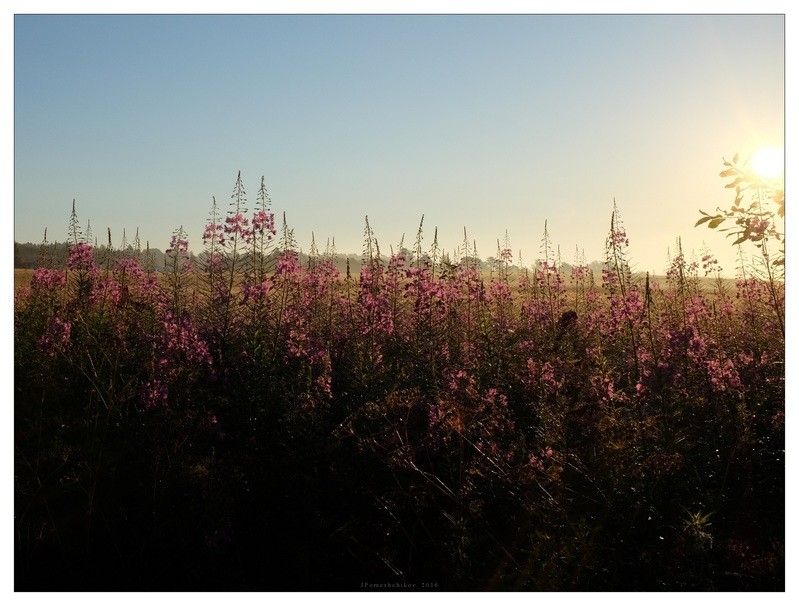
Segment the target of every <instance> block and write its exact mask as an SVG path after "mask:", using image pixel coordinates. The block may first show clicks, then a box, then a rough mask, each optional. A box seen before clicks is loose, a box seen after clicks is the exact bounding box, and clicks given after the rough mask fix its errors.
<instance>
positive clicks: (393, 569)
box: [14, 181, 785, 591]
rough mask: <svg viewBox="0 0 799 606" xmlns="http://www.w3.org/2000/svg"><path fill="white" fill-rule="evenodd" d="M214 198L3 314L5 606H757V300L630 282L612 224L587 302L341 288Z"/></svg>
mask: <svg viewBox="0 0 799 606" xmlns="http://www.w3.org/2000/svg"><path fill="white" fill-rule="evenodd" d="M242 194H243V190H241V189H240V181H238V182H237V185H236V189H235V190H234V196H233V206H232V207H231V210H230V212H228V213H227V214H225V216H224V218H221V217H220V216H218V213H217V210H216V206H215V205H214V208H213V210H212V214H211V219H210V220H209V223H208V228H207V229H206V233H205V237H204V243H205V247H206V250H205V251H204V253H205V255H204V261H203V262H202V263H198V262H195V263H191V262H190V260H189V255H188V243H187V242H186V239H185V236H184V235H183V233H182V231H178V232H176V234H175V237H174V238H173V242H172V246H171V247H170V249H169V250H168V251H167V253H166V255H167V261H166V264H167V271H166V272H165V274H164V275H163V276H161V277H160V278H157V277H156V276H155V274H154V273H152V272H151V271H146V269H145V268H143V267H142V264H141V259H140V257H139V255H138V253H137V252H136V251H133V252H131V251H129V250H125V251H122V252H120V253H118V254H113V251H112V250H111V251H110V253H109V254H107V255H106V256H105V258H104V259H103V260H102V261H98V260H96V259H95V258H94V255H93V253H92V247H91V246H90V245H89V244H88V243H86V242H85V241H82V240H81V236H80V229H79V226H78V222H77V215H75V214H74V213H73V220H72V222H71V225H70V231H71V234H72V238H71V243H70V246H69V256H68V259H67V262H66V266H61V267H55V266H54V264H53V263H50V262H48V259H47V258H46V254H44V256H43V258H42V259H41V263H40V264H39V268H38V269H37V270H36V271H35V273H34V274H33V276H32V278H31V281H30V284H29V285H28V286H21V287H20V288H18V289H17V290H16V293H15V311H14V322H15V332H14V345H15V356H14V360H15V378H14V389H15V588H16V589H17V590H22V591H24V590H101V589H103V590H174V589H179V590H313V589H324V590H361V589H417V590H419V589H427V590H541V591H549V590H783V589H784V583H785V575H784V548H785V540H784V520H785V511H784V488H785V485H784V482H785V465H784V436H785V434H784V398H785V393H784V376H785V368H784V332H783V330H784V329H783V328H782V327H783V326H784V285H783V283H781V282H777V281H768V280H762V279H759V278H756V277H752V276H751V275H748V274H746V273H743V274H741V275H740V277H739V279H738V280H737V281H736V283H735V285H734V286H733V287H729V286H728V283H727V282H724V281H717V282H714V283H713V284H715V286H714V287H713V288H714V290H712V291H711V290H709V284H711V282H703V283H700V280H699V275H698V274H699V271H700V268H699V267H698V266H697V265H696V264H691V263H688V262H687V261H686V260H685V258H684V257H683V256H682V254H678V255H677V256H676V257H675V258H674V259H673V261H672V265H671V267H670V268H669V270H668V274H667V276H666V278H665V279H664V280H663V281H662V282H661V283H655V282H654V281H650V280H649V279H647V278H646V277H643V278H641V279H633V278H632V277H631V275H630V273H629V262H628V260H627V254H628V252H627V251H628V241H627V236H626V234H625V233H624V229H623V227H622V226H621V222H620V221H619V219H618V213H617V212H616V211H615V210H614V213H613V221H612V223H611V226H612V227H611V231H610V233H609V235H608V239H607V259H606V264H605V269H604V270H603V272H602V275H601V276H597V279H596V280H595V279H594V276H592V275H591V272H590V271H589V269H588V268H587V267H581V266H575V267H572V268H570V271H569V272H568V273H565V272H563V271H562V268H561V267H559V266H558V265H557V264H556V263H555V262H554V261H553V256H552V255H551V250H550V244H549V241H548V235H546V234H545V239H544V243H543V245H542V258H543V260H542V261H540V262H539V263H537V264H536V266H535V267H533V268H532V269H530V270H529V271H525V272H515V273H511V272H509V271H508V267H509V262H510V251H509V250H503V251H500V254H499V255H498V263H497V264H496V267H495V268H494V271H493V272H492V274H491V275H490V277H486V276H485V274H481V273H480V272H478V271H477V268H476V267H475V266H473V265H470V263H469V258H470V254H469V252H470V251H469V245H468V243H466V242H465V243H464V251H463V253H464V254H463V257H462V259H463V260H462V262H458V263H453V262H450V261H447V262H442V259H441V257H440V255H439V254H438V252H437V251H436V250H435V248H433V249H432V250H430V251H424V254H423V252H422V247H421V242H422V237H421V235H422V233H421V227H420V231H419V235H418V237H417V242H416V245H415V246H414V249H413V250H411V251H408V253H409V254H408V255H405V254H395V255H392V256H391V257H390V258H389V259H388V260H387V261H385V260H384V258H383V257H381V256H380V254H379V249H378V248H377V242H376V241H375V239H374V237H373V234H372V233H371V229H370V228H369V225H368V222H367V225H366V236H365V246H364V255H363V259H362V261H363V266H362V268H361V269H360V272H359V273H358V274H357V275H356V274H355V273H354V272H344V273H339V271H338V270H337V269H336V268H335V266H334V264H333V259H332V255H330V254H320V253H318V252H316V251H312V252H311V254H310V256H309V258H308V260H307V262H306V263H302V264H301V263H300V262H299V260H298V256H297V253H296V252H295V251H296V246H295V245H294V243H293V237H292V235H291V232H290V230H288V229H287V228H286V227H285V225H284V229H283V232H282V234H281V235H280V237H279V238H278V236H277V230H276V229H275V225H274V217H273V216H272V214H271V212H270V211H269V208H268V198H267V197H266V193H265V189H264V188H263V186H262V190H261V191H260V192H259V197H258V201H259V203H258V205H257V206H256V210H255V212H254V214H253V215H252V216H251V218H245V215H246V211H245V209H244V199H243V195H242ZM247 217H249V215H247ZM223 219H224V220H223ZM274 250H277V252H278V254H276V255H274V254H271V253H272V252H273V251H274ZM703 264H704V268H703V269H704V270H705V271H706V272H708V273H709V274H710V277H711V278H713V277H714V276H717V272H716V270H715V269H714V264H713V262H712V258H711V257H710V256H708V257H707V258H705V259H703ZM714 272H715V273H714ZM381 585H385V587H381Z"/></svg>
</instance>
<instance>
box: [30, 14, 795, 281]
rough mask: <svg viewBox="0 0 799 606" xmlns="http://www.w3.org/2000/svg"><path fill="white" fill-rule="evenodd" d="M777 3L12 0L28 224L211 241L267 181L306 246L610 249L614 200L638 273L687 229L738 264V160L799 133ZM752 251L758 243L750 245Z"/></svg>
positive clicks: (35, 231) (61, 233)
mask: <svg viewBox="0 0 799 606" xmlns="http://www.w3.org/2000/svg"><path fill="white" fill-rule="evenodd" d="M784 25H785V19H784V16H783V15H168V16H167V15H111V16H109V15H106V16H98V15H61V16H51V15H16V16H15V19H14V26H15V27H14V30H15V31H14V34H15V42H14V54H15V57H14V62H15V65H14V67H15V76H14V101H15V114H14V127H15V139H14V141H15V143H14V161H15V168H14V181H15V192H14V239H15V241H18V242H34V243H35V242H39V241H41V238H42V234H43V231H44V229H45V228H47V230H48V232H47V233H48V239H49V240H50V241H56V240H59V241H64V240H65V239H66V237H67V226H68V222H69V214H70V211H71V205H72V199H73V198H75V199H76V203H77V211H78V217H79V219H80V221H81V225H82V226H83V227H84V229H85V227H86V222H87V220H91V224H92V229H93V231H94V233H95V235H96V236H97V238H98V240H99V242H100V243H103V242H105V239H106V230H107V228H110V229H111V232H112V238H113V242H114V244H115V245H119V243H120V241H121V238H122V230H123V228H124V229H125V230H126V235H127V239H128V242H131V241H132V238H133V234H134V233H135V230H136V228H138V229H139V233H140V238H141V241H142V244H144V242H145V241H149V242H150V245H151V246H152V247H154V248H160V249H162V250H163V249H164V248H166V247H167V246H168V244H169V239H170V236H171V233H172V232H173V230H174V229H176V228H178V227H179V226H181V225H182V226H183V227H184V228H185V229H186V231H187V232H188V236H189V242H190V248H191V249H192V250H193V251H194V252H195V253H199V252H200V251H201V250H202V241H201V234H202V227H203V224H204V222H205V220H206V219H207V217H208V213H209V211H210V208H211V199H212V196H215V197H216V201H217V203H218V205H219V208H220V210H221V211H223V212H224V211H226V210H227V204H228V202H229V200H230V193H231V191H232V189H233V185H234V183H235V179H236V174H237V171H239V170H241V174H242V179H243V182H244V185H245V189H246V191H247V194H248V195H247V198H248V207H249V208H250V209H252V207H253V206H254V203H255V201H256V192H257V190H258V187H259V185H260V179H261V176H262V175H263V176H264V177H265V180H266V187H267V189H268V191H269V194H270V197H271V199H272V209H273V211H274V212H275V214H276V216H277V217H278V224H279V221H280V218H281V217H282V213H283V212H284V211H285V213H286V217H287V221H288V225H289V227H290V228H293V229H294V232H295V236H296V239H297V241H298V244H299V245H300V246H301V247H302V249H303V250H304V251H306V252H307V251H308V249H309V248H310V243H311V233H312V232H313V234H314V236H315V240H316V244H317V246H318V247H319V248H320V249H324V247H325V244H326V242H327V240H328V239H329V238H331V239H332V238H335V241H336V248H337V250H338V251H340V252H341V253H358V252H360V250H361V244H362V239H363V225H364V216H365V215H368V216H369V220H370V224H371V226H372V228H373V230H374V232H375V235H376V236H377V238H378V240H379V242H380V246H381V250H382V251H383V252H384V253H388V252H389V248H390V246H393V247H395V248H396V246H397V245H398V243H399V241H400V238H401V237H402V236H403V234H404V236H405V245H406V246H408V247H409V248H410V247H411V246H412V244H413V241H414V239H415V234H416V229H417V227H418V224H419V220H420V217H421V216H422V214H424V215H425V222H424V227H425V229H424V242H423V247H424V248H425V249H428V248H429V246H430V244H431V243H432V239H433V233H434V229H435V227H438V239H439V244H440V246H441V249H442V250H444V251H448V252H450V253H451V252H452V250H453V249H454V248H456V247H459V246H460V245H461V243H462V241H463V229H464V227H465V228H466V230H467V234H468V237H469V240H470V241H471V240H474V241H476V242H477V247H478V252H479V254H480V256H481V257H482V258H487V257H489V256H493V255H494V254H495V252H494V251H495V250H496V242H497V239H499V240H503V239H504V236H505V233H506V231H507V233H508V236H509V238H510V243H511V248H512V250H513V251H514V263H515V262H517V261H518V259H517V254H518V251H519V250H521V251H522V255H523V258H524V259H525V264H526V265H528V266H529V264H530V263H531V262H532V261H533V260H534V259H536V258H537V257H539V256H540V252H539V246H540V240H541V237H542V234H543V229H544V223H545V221H546V222H547V226H548V230H549V234H550V236H551V239H552V242H553V244H554V245H555V246H556V247H557V246H558V245H559V246H560V252H561V257H562V260H563V261H565V262H568V263H573V262H574V261H575V255H576V250H578V249H579V250H580V251H584V254H585V260H586V261H587V262H591V261H595V260H602V259H603V250H604V243H605V236H606V235H607V231H608V228H609V223H610V215H611V211H612V208H613V201H614V199H615V200H616V203H617V205H618V208H619V210H620V213H621V217H622V219H623V221H624V225H625V227H626V229H627V232H628V235H629V238H630V255H631V258H632V261H633V262H634V264H635V265H636V266H637V267H638V269H640V270H641V271H653V272H655V273H662V272H663V270H664V268H665V267H666V263H667V254H668V252H669V251H671V252H672V253H673V251H674V247H675V244H676V239H677V237H681V238H682V242H683V249H684V251H685V252H686V254H688V255H690V254H691V253H692V252H693V253H694V254H696V255H697V256H701V249H702V246H703V243H704V244H706V245H707V246H708V247H709V248H710V249H711V250H712V251H713V253H714V254H716V256H717V257H718V258H719V259H720V261H721V265H722V267H723V268H724V270H725V274H726V275H728V276H729V275H733V274H734V267H735V253H734V251H733V249H732V248H731V247H730V245H729V244H730V240H727V239H726V238H725V237H724V235H723V234H719V233H716V232H712V231H709V230H707V229H703V228H696V229H695V228H694V227H693V225H694V223H695V222H696V220H697V218H698V217H699V209H700V208H701V209H703V210H706V211H712V210H714V209H715V208H716V207H722V208H723V207H728V206H729V205H730V203H731V202H732V194H731V191H730V190H726V189H724V184H725V181H724V180H723V179H721V178H720V177H719V176H718V173H719V172H720V171H721V170H722V168H723V167H722V157H731V156H732V155H733V154H735V153H736V152H737V153H740V154H741V155H742V156H743V157H746V156H748V155H750V154H751V153H753V152H754V151H755V150H756V149H757V148H759V147H761V146H764V145H772V146H777V147H783V146H784V129H785V121H784V113H785V112H784V94H785V92H784V91H785V82H784V75H785V36H784ZM753 250H754V249H753Z"/></svg>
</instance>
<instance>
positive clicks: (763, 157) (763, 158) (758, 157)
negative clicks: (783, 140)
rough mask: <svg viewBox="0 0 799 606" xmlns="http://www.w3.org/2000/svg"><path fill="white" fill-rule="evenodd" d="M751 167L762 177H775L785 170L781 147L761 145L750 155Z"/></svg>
mask: <svg viewBox="0 0 799 606" xmlns="http://www.w3.org/2000/svg"><path fill="white" fill-rule="evenodd" d="M752 169H753V170H754V171H755V172H756V173H757V174H758V175H759V176H760V177H762V178H764V179H777V178H779V177H781V176H782V174H783V171H784V170H785V156H784V154H783V151H782V148H781V147H761V148H760V149H758V150H757V151H756V152H755V155H754V156H752Z"/></svg>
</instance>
